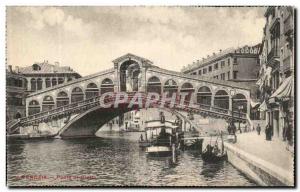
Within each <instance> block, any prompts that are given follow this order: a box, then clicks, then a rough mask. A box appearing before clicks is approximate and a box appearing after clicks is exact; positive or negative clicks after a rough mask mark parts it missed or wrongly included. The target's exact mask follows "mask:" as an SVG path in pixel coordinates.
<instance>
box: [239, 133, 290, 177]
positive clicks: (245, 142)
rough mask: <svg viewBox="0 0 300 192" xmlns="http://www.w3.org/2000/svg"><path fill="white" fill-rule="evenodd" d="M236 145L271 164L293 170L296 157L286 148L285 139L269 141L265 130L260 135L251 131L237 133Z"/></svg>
mask: <svg viewBox="0 0 300 192" xmlns="http://www.w3.org/2000/svg"><path fill="white" fill-rule="evenodd" d="M234 145H235V147H237V148H239V149H241V150H243V151H245V152H247V153H250V154H252V155H254V156H257V157H259V158H261V159H263V160H265V161H267V162H269V163H271V164H274V165H276V166H279V167H281V168H283V169H285V170H287V171H290V172H291V173H292V172H293V165H294V157H293V155H292V153H291V152H289V151H288V150H287V149H286V144H285V143H284V142H283V141H279V140H272V141H267V140H266V139H265V134H264V133H263V132H262V133H261V134H260V135H257V132H249V133H242V134H237V143H235V144H234Z"/></svg>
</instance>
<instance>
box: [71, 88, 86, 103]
mask: <svg viewBox="0 0 300 192" xmlns="http://www.w3.org/2000/svg"><path fill="white" fill-rule="evenodd" d="M83 100H84V94H83V91H82V89H81V88H80V87H75V88H73V89H72V92H71V103H75V102H78V101H83Z"/></svg>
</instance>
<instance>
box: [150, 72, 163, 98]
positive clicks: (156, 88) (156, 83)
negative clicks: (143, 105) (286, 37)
mask: <svg viewBox="0 0 300 192" xmlns="http://www.w3.org/2000/svg"><path fill="white" fill-rule="evenodd" d="M147 92H148V93H158V94H159V95H160V94H161V82H160V80H159V78H158V77H155V76H153V77H151V78H150V79H149V80H148V83H147Z"/></svg>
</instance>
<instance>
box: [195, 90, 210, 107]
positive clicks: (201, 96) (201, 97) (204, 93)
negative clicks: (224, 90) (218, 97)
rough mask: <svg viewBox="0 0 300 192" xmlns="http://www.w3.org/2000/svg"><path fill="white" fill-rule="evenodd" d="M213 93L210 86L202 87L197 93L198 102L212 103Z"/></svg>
mask: <svg viewBox="0 0 300 192" xmlns="http://www.w3.org/2000/svg"><path fill="white" fill-rule="evenodd" d="M211 95H212V93H211V91H210V89H209V88H208V87H206V86H203V87H200V88H199V89H198V93H197V103H200V104H204V105H211Z"/></svg>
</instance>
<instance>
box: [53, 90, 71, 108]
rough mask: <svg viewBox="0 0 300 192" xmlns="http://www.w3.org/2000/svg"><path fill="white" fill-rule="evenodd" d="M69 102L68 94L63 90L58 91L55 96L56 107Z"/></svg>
mask: <svg viewBox="0 0 300 192" xmlns="http://www.w3.org/2000/svg"><path fill="white" fill-rule="evenodd" d="M69 103H70V99H69V96H68V94H67V93H66V92H65V91H60V92H59V93H58V94H57V96H56V107H61V106H64V105H68V104H69Z"/></svg>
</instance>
